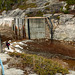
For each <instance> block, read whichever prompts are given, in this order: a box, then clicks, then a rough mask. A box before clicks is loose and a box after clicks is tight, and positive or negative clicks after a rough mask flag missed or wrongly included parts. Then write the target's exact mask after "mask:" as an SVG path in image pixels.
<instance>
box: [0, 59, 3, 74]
mask: <svg viewBox="0 0 75 75" xmlns="http://www.w3.org/2000/svg"><path fill="white" fill-rule="evenodd" d="M0 64H1V67H2V75H4V67H3V64H2V61H1V59H0Z"/></svg>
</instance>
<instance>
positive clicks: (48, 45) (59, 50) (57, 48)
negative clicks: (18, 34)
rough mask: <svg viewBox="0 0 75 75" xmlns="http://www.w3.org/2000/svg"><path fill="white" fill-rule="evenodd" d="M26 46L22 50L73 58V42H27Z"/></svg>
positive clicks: (74, 50)
mask: <svg viewBox="0 0 75 75" xmlns="http://www.w3.org/2000/svg"><path fill="white" fill-rule="evenodd" d="M26 44H27V46H23V48H24V50H28V51H34V52H45V53H52V54H59V55H63V56H69V57H72V58H75V46H74V45H75V43H74V42H64V41H61V42H60V41H51V40H34V41H33V42H27V43H26Z"/></svg>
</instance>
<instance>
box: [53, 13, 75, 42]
mask: <svg viewBox="0 0 75 75" xmlns="http://www.w3.org/2000/svg"><path fill="white" fill-rule="evenodd" d="M54 39H56V40H64V41H75V17H74V15H71V14H66V15H65V14H61V15H60V20H59V24H58V26H57V28H56V29H55V31H54Z"/></svg>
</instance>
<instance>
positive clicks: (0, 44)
mask: <svg viewBox="0 0 75 75" xmlns="http://www.w3.org/2000/svg"><path fill="white" fill-rule="evenodd" d="M1 52H2V43H1V33H0V53H1Z"/></svg>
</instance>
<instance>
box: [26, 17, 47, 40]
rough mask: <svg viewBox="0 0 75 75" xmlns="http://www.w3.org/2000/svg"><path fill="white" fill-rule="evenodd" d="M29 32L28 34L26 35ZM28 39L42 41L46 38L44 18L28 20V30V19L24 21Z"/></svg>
mask: <svg viewBox="0 0 75 75" xmlns="http://www.w3.org/2000/svg"><path fill="white" fill-rule="evenodd" d="M28 32H30V34H28ZM29 35H30V39H43V38H46V24H45V18H29V29H28V19H26V36H27V38H29Z"/></svg>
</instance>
